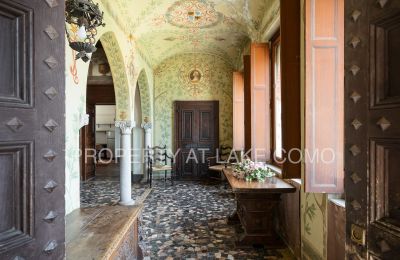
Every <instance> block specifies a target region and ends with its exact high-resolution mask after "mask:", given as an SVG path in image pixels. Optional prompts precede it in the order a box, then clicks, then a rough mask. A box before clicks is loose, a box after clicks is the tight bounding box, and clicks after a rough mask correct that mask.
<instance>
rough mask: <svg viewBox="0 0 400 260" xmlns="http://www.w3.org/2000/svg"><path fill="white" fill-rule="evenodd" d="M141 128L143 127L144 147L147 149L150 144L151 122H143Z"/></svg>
mask: <svg viewBox="0 0 400 260" xmlns="http://www.w3.org/2000/svg"><path fill="white" fill-rule="evenodd" d="M142 128H143V129H144V148H145V149H147V148H148V147H152V146H151V128H152V124H151V123H150V122H147V123H143V124H142Z"/></svg>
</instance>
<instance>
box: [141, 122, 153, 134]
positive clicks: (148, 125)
mask: <svg viewBox="0 0 400 260" xmlns="http://www.w3.org/2000/svg"><path fill="white" fill-rule="evenodd" d="M141 126H142V128H143V129H144V131H145V132H148V131H150V130H151V129H152V128H153V124H152V123H150V122H146V123H142V125H141Z"/></svg>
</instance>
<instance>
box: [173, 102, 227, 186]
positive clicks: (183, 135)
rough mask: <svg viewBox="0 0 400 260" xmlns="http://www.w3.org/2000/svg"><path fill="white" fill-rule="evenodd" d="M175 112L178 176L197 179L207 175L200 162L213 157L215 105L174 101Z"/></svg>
mask: <svg viewBox="0 0 400 260" xmlns="http://www.w3.org/2000/svg"><path fill="white" fill-rule="evenodd" d="M175 111H176V112H175V136H176V139H175V149H176V150H177V149H180V153H179V154H180V156H178V160H177V162H176V163H177V170H178V176H180V177H183V178H189V179H197V178H199V177H202V176H204V175H206V174H207V173H208V167H207V163H206V161H205V160H204V162H203V160H202V158H203V157H204V158H207V157H210V156H214V155H215V149H216V148H217V147H218V141H219V140H218V139H219V138H218V117H219V114H218V101H176V102H175ZM203 154H204V156H203ZM188 156H189V157H190V158H193V157H196V158H197V161H196V160H194V159H190V160H187V158H188Z"/></svg>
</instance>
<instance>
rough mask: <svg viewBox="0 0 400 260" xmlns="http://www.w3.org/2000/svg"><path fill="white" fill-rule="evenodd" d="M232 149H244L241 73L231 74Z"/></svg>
mask: <svg viewBox="0 0 400 260" xmlns="http://www.w3.org/2000/svg"><path fill="white" fill-rule="evenodd" d="M233 149H235V150H243V149H244V82H243V73H241V72H233Z"/></svg>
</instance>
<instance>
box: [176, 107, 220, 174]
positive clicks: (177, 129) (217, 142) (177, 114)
mask: <svg viewBox="0 0 400 260" xmlns="http://www.w3.org/2000/svg"><path fill="white" fill-rule="evenodd" d="M205 102H206V103H210V104H213V105H214V107H215V108H216V110H215V111H216V115H217V116H216V117H215V128H216V129H215V140H216V143H215V145H216V147H217V148H219V145H220V143H219V141H220V140H219V130H220V129H219V128H220V127H219V100H175V101H174V130H173V133H174V137H173V140H174V144H173V149H174V150H173V152H174V154H175V153H176V151H177V149H178V148H179V147H178V142H179V141H178V139H179V138H178V136H179V133H180V132H179V126H180V124H179V120H178V118H179V108H178V106H179V105H180V104H183V103H185V104H190V103H193V104H197V103H205ZM174 163H175V164H177V161H175V162H174ZM176 166H178V165H176ZM176 172H177V174H176V176H177V177H178V178H180V177H181V175H180V169H179V167H176Z"/></svg>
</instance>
